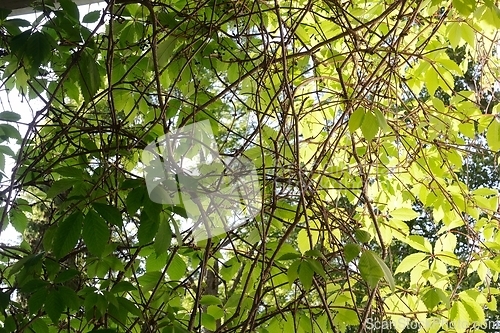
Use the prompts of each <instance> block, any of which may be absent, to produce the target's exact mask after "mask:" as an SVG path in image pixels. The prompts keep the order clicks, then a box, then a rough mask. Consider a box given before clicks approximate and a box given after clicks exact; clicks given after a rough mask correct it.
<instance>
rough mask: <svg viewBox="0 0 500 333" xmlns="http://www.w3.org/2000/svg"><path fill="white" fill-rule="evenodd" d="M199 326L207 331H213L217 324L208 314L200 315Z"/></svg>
mask: <svg viewBox="0 0 500 333" xmlns="http://www.w3.org/2000/svg"><path fill="white" fill-rule="evenodd" d="M201 324H202V325H203V326H204V327H205V328H206V329H207V330H209V331H215V330H216V329H217V322H216V321H215V319H214V317H212V316H211V315H209V314H208V313H202V314H201Z"/></svg>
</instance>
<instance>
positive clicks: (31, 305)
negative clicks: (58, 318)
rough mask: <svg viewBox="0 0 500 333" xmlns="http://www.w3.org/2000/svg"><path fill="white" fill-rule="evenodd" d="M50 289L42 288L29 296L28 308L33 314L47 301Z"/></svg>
mask: <svg viewBox="0 0 500 333" xmlns="http://www.w3.org/2000/svg"><path fill="white" fill-rule="evenodd" d="M47 294H48V289H46V288H41V289H39V290H38V291H36V292H35V293H33V294H32V295H31V296H30V297H29V298H28V310H29V312H30V313H31V314H35V313H37V312H38V310H40V309H41V308H42V306H43V303H45V299H46V298H47Z"/></svg>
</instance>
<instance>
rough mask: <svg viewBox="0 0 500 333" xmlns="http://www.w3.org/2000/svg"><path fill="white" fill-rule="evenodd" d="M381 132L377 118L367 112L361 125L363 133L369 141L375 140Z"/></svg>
mask: <svg viewBox="0 0 500 333" xmlns="http://www.w3.org/2000/svg"><path fill="white" fill-rule="evenodd" d="M378 130H379V125H378V120H377V117H375V115H374V114H373V113H371V112H367V113H366V114H365V117H364V118H363V123H362V124H361V132H362V133H363V136H364V138H365V139H366V140H367V141H371V140H373V138H375V136H376V135H377V133H378Z"/></svg>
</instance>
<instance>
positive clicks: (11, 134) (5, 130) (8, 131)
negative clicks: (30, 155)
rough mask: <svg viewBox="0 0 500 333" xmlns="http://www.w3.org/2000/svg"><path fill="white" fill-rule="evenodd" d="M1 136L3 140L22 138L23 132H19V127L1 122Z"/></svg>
mask: <svg viewBox="0 0 500 333" xmlns="http://www.w3.org/2000/svg"><path fill="white" fill-rule="evenodd" d="M0 133H2V134H1V135H0V138H1V139H3V140H7V139H15V140H18V141H20V140H22V138H21V134H19V131H18V130H17V128H15V127H14V126H12V125H10V124H0Z"/></svg>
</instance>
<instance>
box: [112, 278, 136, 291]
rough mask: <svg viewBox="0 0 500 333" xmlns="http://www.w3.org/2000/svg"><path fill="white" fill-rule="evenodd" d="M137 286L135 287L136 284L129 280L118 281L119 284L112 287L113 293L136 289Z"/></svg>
mask: <svg viewBox="0 0 500 333" xmlns="http://www.w3.org/2000/svg"><path fill="white" fill-rule="evenodd" d="M136 289H137V288H136V287H134V285H133V284H132V283H130V282H128V281H120V282H118V283H117V284H115V285H114V286H113V287H112V288H111V290H110V291H111V293H114V294H116V293H121V292H124V291H132V290H136Z"/></svg>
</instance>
